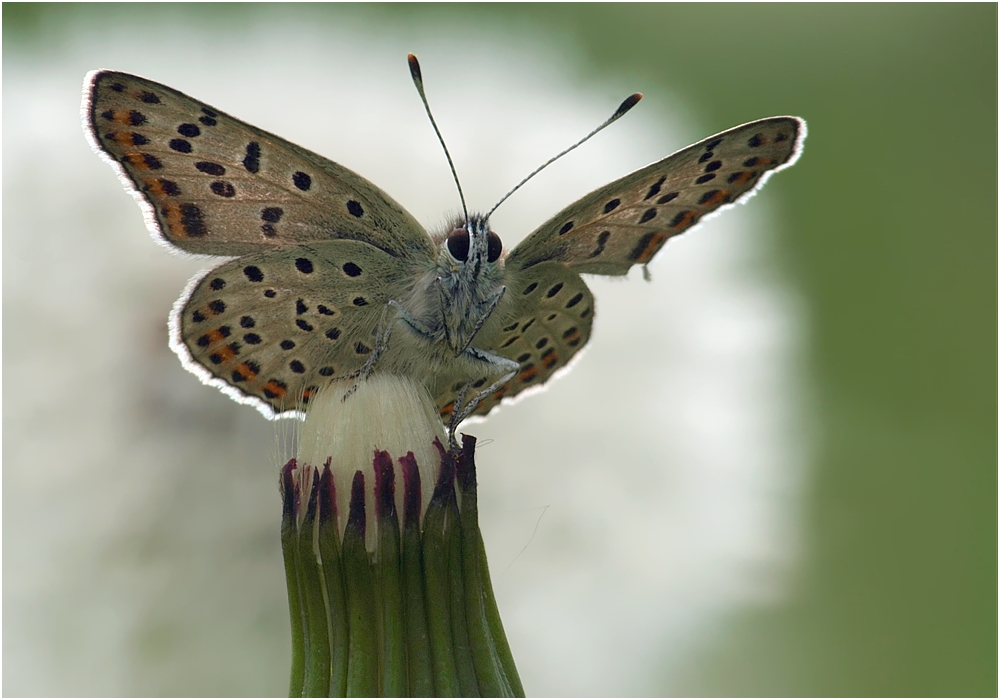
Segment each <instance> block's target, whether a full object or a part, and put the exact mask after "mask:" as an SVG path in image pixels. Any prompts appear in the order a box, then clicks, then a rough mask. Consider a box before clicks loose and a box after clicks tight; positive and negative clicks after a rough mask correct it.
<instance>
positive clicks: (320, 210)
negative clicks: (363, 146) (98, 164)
mask: <svg viewBox="0 0 1000 700" xmlns="http://www.w3.org/2000/svg"><path fill="white" fill-rule="evenodd" d="M85 90H86V94H85V98H84V106H83V110H84V115H83V117H84V120H85V122H86V129H85V131H86V132H87V133H88V136H89V137H90V139H91V143H92V145H93V146H94V147H95V148H96V149H97V150H99V151H100V152H103V153H104V154H105V155H106V156H107V157H109V158H110V159H111V161H112V162H113V164H114V165H115V166H116V167H117V168H118V170H119V174H120V175H121V176H122V178H123V180H124V181H125V184H126V186H127V187H128V188H129V189H130V190H132V192H133V194H134V195H136V196H137V198H139V199H140V200H141V202H142V203H143V204H144V207H143V208H144V210H145V211H146V216H147V223H148V225H149V227H150V229H151V230H152V231H153V233H154V235H156V236H158V237H160V238H161V239H163V240H165V241H167V242H169V243H171V244H173V245H175V246H177V247H178V248H181V249H183V250H185V251H188V252H191V253H204V254H209V255H227V256H231V255H243V254H246V253H252V252H256V251H260V250H265V249H273V248H280V247H283V246H288V245H295V244H300V243H308V242H312V241H325V240H331V239H353V240H359V241H364V242H366V243H368V244H370V245H373V246H375V247H377V248H380V249H382V250H384V251H385V252H386V253H388V254H389V255H391V256H393V257H397V258H414V257H419V256H423V257H427V256H432V255H433V254H434V247H433V244H432V243H431V240H430V237H429V236H428V235H427V233H426V232H425V231H424V229H423V227H421V225H420V224H419V223H418V222H417V221H416V220H415V219H414V218H413V217H412V216H411V215H410V214H409V213H408V212H406V210H404V209H403V208H402V207H401V206H400V205H399V204H397V203H396V202H395V201H393V199H392V198H390V197H389V196H388V195H387V194H385V193H384V192H383V191H382V190H380V189H379V188H378V187H376V186H375V185H373V184H372V183H370V182H369V181H368V180H365V179H364V178H362V177H361V176H360V175H357V174H356V173H354V172H352V171H350V170H348V169H347V168H345V167H343V166H341V165H338V164H337V163H334V162H332V161H329V160H327V159H325V158H323V157H321V156H318V155H316V154H315V153H312V152H311V151H308V150H306V149H304V148H300V147H299V146H296V145H295V144H292V143H290V142H288V141H285V140H284V139H282V138H280V137H278V136H275V135H273V134H269V133H267V132H266V131H262V130H260V129H257V128H256V127H253V126H250V125H249V124H246V123H244V122H241V121H239V120H238V119H234V118H233V117H230V116H228V115H226V114H225V113H223V112H221V111H220V110H218V109H215V108H214V107H210V106H209V105H206V104H204V103H202V102H199V101H197V100H194V99H192V98H190V97H188V96H187V95H185V94H183V93H181V92H178V91H176V90H173V89H171V88H168V87H166V86H165V85H160V84H159V83H154V82H152V81H149V80H145V79H144V78H139V77H136V76H134V75H129V74H126V73H118V72H112V71H95V72H94V73H91V74H90V75H89V76H88V82H87V83H86V87H85Z"/></svg>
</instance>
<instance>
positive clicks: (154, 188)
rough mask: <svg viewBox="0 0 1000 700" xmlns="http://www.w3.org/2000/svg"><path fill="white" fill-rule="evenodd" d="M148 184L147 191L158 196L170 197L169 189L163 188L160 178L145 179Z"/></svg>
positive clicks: (144, 181)
mask: <svg viewBox="0 0 1000 700" xmlns="http://www.w3.org/2000/svg"><path fill="white" fill-rule="evenodd" d="M143 183H144V184H145V185H146V191H147V192H149V193H150V194H151V195H154V196H156V197H169V196H170V195H168V194H167V191H166V190H165V189H163V183H161V182H160V180H159V178H152V179H150V180H143Z"/></svg>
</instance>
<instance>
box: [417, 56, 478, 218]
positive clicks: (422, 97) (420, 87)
mask: <svg viewBox="0 0 1000 700" xmlns="http://www.w3.org/2000/svg"><path fill="white" fill-rule="evenodd" d="M406 60H407V62H408V63H409V64H410V77H411V78H413V85H414V86H415V87H416V88H417V92H418V93H419V94H420V101H421V102H423V103H424V110H425V111H426V112H427V118H428V119H430V121H431V126H432V127H434V133H435V134H437V137H438V141H440V142H441V148H442V149H444V157H445V158H447V159H448V167H449V168H451V176H452V177H453V178H455V187H457V188H458V198H459V200H461V202H462V214H464V215H465V221H466V223H468V221H469V210H468V208H467V207H466V206H465V194H464V193H463V192H462V183H460V182H459V181H458V173H457V172H456V171H455V163H454V162H452V160H451V154H450V153H449V152H448V147H447V146H446V145H445V143H444V137H443V136H441V131H440V129H438V125H437V122H435V121H434V115H433V114H431V106H430V105H429V104H428V103H427V95H425V94H424V77H423V75H422V74H421V73H420V61H418V60H417V57H416V55H415V54H412V53H411V54H407V55H406Z"/></svg>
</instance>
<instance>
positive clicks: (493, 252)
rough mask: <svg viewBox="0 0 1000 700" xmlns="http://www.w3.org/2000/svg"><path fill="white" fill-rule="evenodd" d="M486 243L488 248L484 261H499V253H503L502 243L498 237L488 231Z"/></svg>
mask: <svg viewBox="0 0 1000 700" xmlns="http://www.w3.org/2000/svg"><path fill="white" fill-rule="evenodd" d="M487 241H488V245H489V247H488V248H487V249H486V260H487V261H488V262H496V261H497V260H499V259H500V253H501V252H502V251H503V242H502V241H501V240H500V236H498V235H496V234H495V233H493V232H492V231H490V235H489V237H488V238H487Z"/></svg>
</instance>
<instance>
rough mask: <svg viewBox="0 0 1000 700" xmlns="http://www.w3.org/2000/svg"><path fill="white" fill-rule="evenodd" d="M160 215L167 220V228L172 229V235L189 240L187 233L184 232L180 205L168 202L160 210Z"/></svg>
mask: <svg viewBox="0 0 1000 700" xmlns="http://www.w3.org/2000/svg"><path fill="white" fill-rule="evenodd" d="M160 213H161V214H162V215H163V217H164V218H165V219H166V220H167V228H169V229H170V233H171V234H172V235H173V236H174V237H175V238H187V237H188V235H187V231H185V230H184V225H183V223H182V222H181V219H182V215H181V208H180V206H179V205H177V204H174V203H172V202H167V203H165V204H164V205H163V207H162V208H161V209H160Z"/></svg>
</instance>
